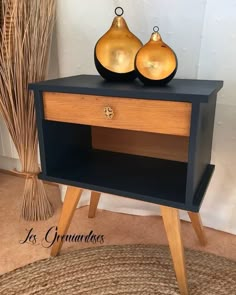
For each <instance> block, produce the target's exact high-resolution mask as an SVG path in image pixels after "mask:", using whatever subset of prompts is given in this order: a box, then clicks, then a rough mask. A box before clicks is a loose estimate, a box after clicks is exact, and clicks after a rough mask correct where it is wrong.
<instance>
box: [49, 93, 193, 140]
mask: <svg viewBox="0 0 236 295" xmlns="http://www.w3.org/2000/svg"><path fill="white" fill-rule="evenodd" d="M43 104H44V117H45V119H46V120H52V121H60V122H69V123H78V124H85V125H91V126H102V127H109V128H118V129H127V130H136V131H146V132H154V133H162V134H173V135H182V136H189V133H190V118H191V103H187V102H173V101H162V100H144V99H133V98H123V97H122V98H120V97H108V96H94V95H83V94H70V93H56V92H44V93H43Z"/></svg>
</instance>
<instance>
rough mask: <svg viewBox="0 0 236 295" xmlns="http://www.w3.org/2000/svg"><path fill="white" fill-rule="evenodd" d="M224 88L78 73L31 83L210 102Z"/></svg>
mask: <svg viewBox="0 0 236 295" xmlns="http://www.w3.org/2000/svg"><path fill="white" fill-rule="evenodd" d="M222 87H223V81H216V80H191V79H173V80H172V81H171V82H170V83H169V84H167V85H165V86H163V87H154V86H152V87H150V86H144V85H143V84H142V83H141V82H140V81H139V80H137V79H136V80H135V81H133V82H129V83H128V82H126V83H124V82H122V83H121V82H108V81H105V80H104V79H103V78H102V77H100V76H98V75H78V76H72V77H65V78H59V79H54V80H47V81H42V82H38V83H32V84H30V85H29V89H30V90H35V91H50V92H64V93H80V94H87V95H100V96H113V97H129V98H141V99H154V100H155V99H157V100H174V101H189V102H197V103H198V102H208V100H209V98H210V97H211V96H212V95H215V94H216V93H217V92H218V91H219V90H220V89H221V88H222Z"/></svg>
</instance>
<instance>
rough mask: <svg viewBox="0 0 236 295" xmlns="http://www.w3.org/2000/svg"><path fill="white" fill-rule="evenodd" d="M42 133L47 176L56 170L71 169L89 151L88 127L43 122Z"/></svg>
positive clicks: (89, 128) (89, 135) (89, 130)
mask: <svg viewBox="0 0 236 295" xmlns="http://www.w3.org/2000/svg"><path fill="white" fill-rule="evenodd" d="M43 133H44V136H45V139H44V150H45V158H46V166H47V175H49V176H50V174H51V173H53V172H54V171H55V170H57V169H60V170H61V169H63V168H65V169H66V168H73V167H74V165H75V163H76V162H77V159H79V158H81V155H85V154H86V153H88V151H89V150H90V149H91V127H90V126H86V125H79V124H72V123H64V122H56V121H46V120H44V121H43ZM82 158H83V157H82ZM71 170H72V169H71Z"/></svg>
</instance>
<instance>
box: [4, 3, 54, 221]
mask: <svg viewBox="0 0 236 295" xmlns="http://www.w3.org/2000/svg"><path fill="white" fill-rule="evenodd" d="M55 2H56V1H55V0H2V1H1V0H0V3H1V6H0V9H1V12H0V22H1V27H0V112H1V113H2V115H3V118H4V120H5V122H6V125H7V127H8V130H9V132H10V134H11V137H12V139H13V142H14V144H15V146H16V149H17V152H18V154H19V158H20V161H21V166H22V174H25V175H26V182H25V188H24V193H23V205H22V212H21V216H22V217H23V218H24V219H26V220H43V219H47V218H49V217H51V216H52V215H53V208H52V206H51V204H50V202H49V200H48V198H47V195H46V192H45V189H44V185H43V183H42V181H41V180H39V179H38V173H39V166H38V153H37V149H38V137H37V130H36V120H35V110H34V101H33V94H32V93H31V92H29V91H28V84H29V83H31V82H37V81H40V80H44V79H45V75H46V70H47V64H48V53H49V46H50V42H51V35H52V29H53V24H54V20H55V5H56V3H55Z"/></svg>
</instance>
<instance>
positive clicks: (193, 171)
mask: <svg viewBox="0 0 236 295" xmlns="http://www.w3.org/2000/svg"><path fill="white" fill-rule="evenodd" d="M215 107H216V95H214V96H212V97H210V98H209V102H208V103H200V104H193V105H192V118H191V131H190V145H189V158H188V172H187V188H186V201H187V204H188V205H192V204H193V203H194V202H195V201H196V200H195V201H194V197H195V196H196V197H197V195H198V189H199V187H200V186H201V185H202V182H204V181H206V179H204V177H205V176H206V175H207V174H208V173H207V170H208V169H209V164H210V162H211V149H212V138H213V128H214V119H215ZM201 197H202V196H201Z"/></svg>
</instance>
